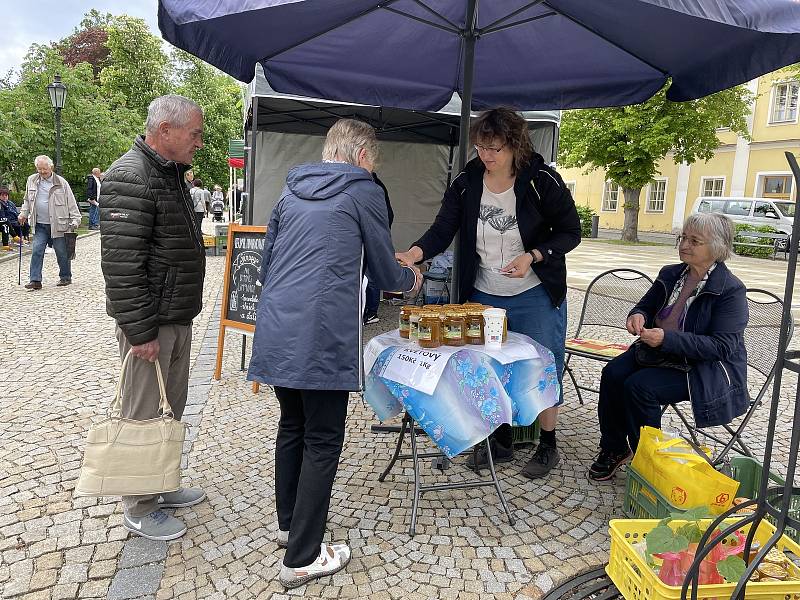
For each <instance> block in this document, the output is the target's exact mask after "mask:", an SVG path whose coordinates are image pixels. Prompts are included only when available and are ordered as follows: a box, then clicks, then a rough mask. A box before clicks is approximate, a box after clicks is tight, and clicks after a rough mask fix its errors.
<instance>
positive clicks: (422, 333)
mask: <svg viewBox="0 0 800 600" xmlns="http://www.w3.org/2000/svg"><path fill="white" fill-rule="evenodd" d="M432 337H433V335H432V333H431V328H430V327H425V326H423V325H420V326H419V331H418V332H417V339H418V340H431V339H432Z"/></svg>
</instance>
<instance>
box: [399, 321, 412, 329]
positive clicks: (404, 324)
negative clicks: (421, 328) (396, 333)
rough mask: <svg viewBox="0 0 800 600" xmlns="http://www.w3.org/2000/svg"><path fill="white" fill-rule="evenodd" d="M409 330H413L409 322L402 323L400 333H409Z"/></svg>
mask: <svg viewBox="0 0 800 600" xmlns="http://www.w3.org/2000/svg"><path fill="white" fill-rule="evenodd" d="M409 329H411V326H410V325H409V324H408V321H400V331H408V330H409Z"/></svg>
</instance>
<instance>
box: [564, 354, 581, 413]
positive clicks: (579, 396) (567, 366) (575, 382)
mask: <svg viewBox="0 0 800 600" xmlns="http://www.w3.org/2000/svg"><path fill="white" fill-rule="evenodd" d="M564 371H566V373H567V375H569V378H570V380H571V381H572V387H574V388H575V392H577V394H578V402H580V403H581V404H583V395H582V394H581V388H580V387H579V386H578V382H577V380H576V379H575V374H574V373H573V372H572V369H571V368H570V367H569V365H568V364H567V363H564Z"/></svg>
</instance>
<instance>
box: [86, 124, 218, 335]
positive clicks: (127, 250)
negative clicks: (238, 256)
mask: <svg viewBox="0 0 800 600" xmlns="http://www.w3.org/2000/svg"><path fill="white" fill-rule="evenodd" d="M188 168H189V167H188V165H182V164H178V163H175V162H173V161H170V160H166V159H165V158H163V157H162V156H160V155H159V154H158V153H156V152H155V151H154V150H153V149H152V148H151V147H150V146H148V145H147V144H145V142H144V138H143V137H141V136H140V137H138V138H137V139H136V142H135V143H134V145H133V147H132V148H131V149H130V150H129V151H128V152H126V153H125V154H124V155H123V156H122V157H120V158H119V159H118V160H117V161H116V162H115V163H114V164H113V165H111V167H110V168H109V169H108V171H106V176H105V178H104V179H103V181H102V185H101V187H100V240H101V245H102V253H101V256H102V268H103V276H104V277H105V280H106V298H107V301H106V309H107V311H108V314H109V315H110V316H111V317H113V318H114V319H116V321H117V324H118V325H119V327H120V329H122V331H123V333H124V334H125V337H126V338H128V341H129V342H130V343H131V344H132V345H134V346H136V345H139V344H144V343H146V342H149V341H151V340H154V339H155V338H156V337H157V336H158V328H159V326H160V325H168V324H171V325H188V324H189V323H191V321H192V319H193V318H194V317H195V316H197V314H198V313H199V312H200V309H201V307H202V294H203V277H204V275H205V262H206V259H205V252H204V249H203V240H202V239H201V237H200V233H199V232H198V230H197V226H196V225H195V221H194V209H193V208H192V202H191V199H190V198H189V195H188V193H187V191H186V187H185V185H184V183H183V176H184V173H185V172H186V170H187V169H188Z"/></svg>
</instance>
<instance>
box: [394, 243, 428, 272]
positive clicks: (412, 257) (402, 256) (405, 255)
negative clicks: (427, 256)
mask: <svg viewBox="0 0 800 600" xmlns="http://www.w3.org/2000/svg"><path fill="white" fill-rule="evenodd" d="M394 257H395V258H396V259H397V262H399V263H400V264H401V265H403V266H404V267H413V266H414V265H415V264H416V263H418V262H419V261H421V260H422V258H423V257H424V254H423V253H422V248H420V247H419V246H411V248H409V249H408V251H406V252H395V253H394Z"/></svg>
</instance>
